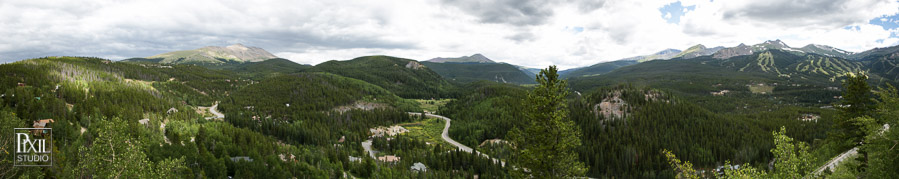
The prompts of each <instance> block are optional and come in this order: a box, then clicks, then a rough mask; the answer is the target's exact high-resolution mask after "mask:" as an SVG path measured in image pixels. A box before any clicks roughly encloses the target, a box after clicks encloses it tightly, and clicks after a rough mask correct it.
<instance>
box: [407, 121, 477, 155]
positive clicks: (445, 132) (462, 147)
mask: <svg viewBox="0 0 899 179" xmlns="http://www.w3.org/2000/svg"><path fill="white" fill-rule="evenodd" d="M409 114H411V115H421V113H416V112H409ZM425 116H427V117H433V118H440V119H443V120H444V121H446V125H444V126H443V134H441V135H440V137H441V138H443V140H444V141H446V142H447V143H450V144H452V145H454V146H456V147H457V148H459V149H460V150H462V151H465V152H468V153H471V152H472V151H474V150H472V149H471V147H468V146H465V145H462V143H459V142H456V140H453V139H452V138H450V137H449V128H450V121H452V120H451V119H450V118H447V117H443V116H440V115H434V114H425Z"/></svg>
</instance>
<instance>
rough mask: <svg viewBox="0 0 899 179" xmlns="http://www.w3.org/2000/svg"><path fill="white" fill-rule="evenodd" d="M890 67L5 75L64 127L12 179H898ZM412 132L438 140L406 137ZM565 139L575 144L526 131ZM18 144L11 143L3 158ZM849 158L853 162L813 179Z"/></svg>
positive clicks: (104, 69)
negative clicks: (428, 112) (41, 159)
mask: <svg viewBox="0 0 899 179" xmlns="http://www.w3.org/2000/svg"><path fill="white" fill-rule="evenodd" d="M890 60H893V59H892V58H890V57H885V56H884V55H883V54H881V56H877V57H869V58H864V59H863V60H861V61H853V60H846V59H842V58H831V57H824V56H817V55H797V54H794V53H789V52H783V51H776V50H773V51H762V52H757V53H755V54H753V55H747V56H738V57H734V58H730V59H724V60H720V59H711V58H707V57H697V58H693V59H678V58H675V59H672V60H656V61H648V62H642V63H638V64H631V65H622V67H616V68H614V69H609V70H608V71H603V72H602V74H600V75H587V76H572V77H571V78H569V79H567V80H563V79H564V78H560V76H558V71H557V69H552V70H550V69H547V70H545V71H543V72H541V73H540V75H538V76H537V78H536V79H538V80H537V81H532V82H531V83H537V85H518V84H511V83H502V82H496V81H494V80H480V81H476V80H465V81H464V82H465V83H461V82H458V81H457V82H451V81H452V80H449V78H448V77H446V75H444V76H441V75H440V74H438V73H436V72H435V71H436V70H435V69H431V68H432V67H429V66H426V65H427V63H425V64H422V63H419V62H417V61H414V60H409V59H402V58H395V57H388V56H368V57H359V58H356V59H353V60H349V61H329V62H325V63H322V64H319V65H316V66H307V65H299V64H296V63H293V62H290V61H287V60H284V59H270V60H266V61H260V62H244V63H238V62H234V63H225V64H215V65H212V64H159V63H158V62H156V61H153V60H152V59H131V60H127V61H119V62H116V61H110V60H105V59H100V58H93V57H46V58H38V59H29V60H23V61H18V62H14V63H9V64H3V65H0V74H3V76H2V77H0V92H2V93H0V128H17V127H32V124H33V123H34V122H35V121H38V120H43V119H53V120H54V122H51V123H49V124H48V127H50V128H52V129H53V135H52V137H53V146H54V150H53V155H54V161H53V166H52V167H47V168H40V167H14V166H12V162H13V161H12V157H10V156H9V154H4V153H0V178H12V177H26V178H38V177H40V178H92V177H98V178H115V177H123V178H202V177H208V178H227V177H228V176H231V177H235V178H291V177H299V178H474V177H478V178H522V177H527V176H533V177H550V178H551V177H559V176H585V177H592V178H674V177H734V176H750V177H753V178H755V177H762V178H784V177H794V176H799V177H801V176H829V177H844V176H863V177H870V178H894V177H895V176H897V175H899V174H897V173H896V172H895V170H892V169H895V168H896V166H899V163H897V162H899V158H897V156H899V155H897V152H896V151H897V150H895V149H893V148H894V144H895V141H897V140H899V137H897V134H899V132H895V130H882V129H884V128H885V127H883V126H884V125H885V124H889V125H890V126H896V125H897V119H899V116H897V115H899V97H897V96H899V93H897V90H896V89H895V88H894V87H892V85H891V84H895V83H894V81H895V79H892V78H891V77H890V75H892V72H890V71H885V70H878V69H877V68H871V65H872V64H877V63H891V62H888V61H890ZM769 62H770V63H769ZM875 66H876V65H875ZM447 68H449V67H447ZM862 69H871V70H869V72H861V73H858V71H863V70H862ZM516 70H517V69H516ZM517 72H520V71H517ZM507 80H508V79H507ZM541 80H542V81H541ZM568 84H570V86H566V85H568ZM437 101H444V102H445V101H448V102H447V103H446V104H442V102H441V103H437ZM210 106H217V107H213V109H209V108H210ZM425 106H427V107H425ZM424 109H436V114H439V115H442V116H446V117H448V118H450V119H452V123H451V124H452V126H451V127H450V128H449V130H448V134H449V137H450V138H452V139H454V140H455V141H458V142H459V143H461V144H462V145H465V146H468V147H471V148H473V149H474V150H475V151H478V152H477V153H470V152H466V151H464V150H461V149H457V148H456V147H455V146H453V145H451V144H449V143H446V142H444V141H443V140H442V139H440V137H439V136H440V133H439V132H442V131H438V130H440V129H442V128H443V126H442V125H443V124H444V123H443V121H442V120H441V121H440V123H439V124H440V125H441V126H423V125H433V124H428V123H426V122H424V121H434V120H439V119H427V118H425V117H422V116H420V115H410V114H409V112H422V111H424ZM214 110H217V111H221V112H222V113H223V116H224V117H223V118H218V117H216V116H217V114H215V112H213V111H214ZM569 124H570V125H569ZM402 127H406V128H408V129H411V130H419V129H421V128H426V129H427V130H425V131H412V132H406V133H403V132H405V131H403V130H396V131H393V129H396V128H402ZM385 128H391V129H389V130H388V131H391V133H392V132H396V133H395V134H382V132H383V131H379V130H382V129H385ZM549 128H552V129H558V130H560V131H558V132H557V131H552V132H523V131H545V130H546V129H549ZM403 129H405V128H403ZM8 131H11V130H8ZM407 131H408V130H407ZM516 131H517V132H516ZM426 132H433V133H429V134H422V133H426ZM411 133H415V134H414V135H413V134H411ZM555 134H559V135H555ZM547 135H549V136H547ZM562 135H564V136H566V137H562V138H560V139H559V141H564V142H556V143H553V144H552V145H558V146H559V147H558V148H556V147H552V149H556V150H559V149H561V150H563V151H556V152H547V151H553V150H544V149H545V148H544V147H546V146H545V145H550V144H549V143H546V141H528V140H531V139H536V138H540V137H543V138H552V137H558V136H562ZM4 136H12V134H9V135H5V134H4ZM423 136H424V137H423ZM427 136H431V138H428V137H427ZM435 136H436V137H435ZM14 142H15V141H13V140H11V139H9V138H5V137H4V138H0V146H2V147H3V148H2V149H3V150H4V151H10V150H14V149H10V147H11V146H14V145H15V144H14ZM540 142H543V143H540ZM569 148H570V149H569ZM850 149H854V150H857V151H858V155H855V156H853V157H852V158H851V159H850V160H848V161H849V162H844V163H842V164H840V165H839V166H837V167H836V168H835V169H832V170H830V169H829V170H824V172H821V173H816V172H815V171H814V170H815V169H817V168H819V167H820V166H824V164H825V163H827V162H828V161H829V160H831V159H832V158H833V157H835V156H838V155H839V154H841V153H843V152H846V151H849V150H850ZM548 153H565V155H564V157H561V158H558V159H554V160H553V161H564V162H558V163H551V164H552V165H546V164H545V163H540V162H535V161H541V160H539V159H540V158H547V157H558V156H553V155H545V154H548ZM113 156H115V157H116V158H117V160H108V159H109V158H110V157H113ZM494 159H496V160H494ZM736 165H739V167H735V166H736ZM557 166H570V167H566V168H569V169H570V170H565V171H560V170H554V169H557V168H559V167H557ZM785 166H797V167H793V168H790V167H786V168H782V167H785ZM722 167H724V168H731V169H729V170H722V171H718V170H715V169H719V168H722ZM787 168H789V169H787ZM523 169H526V170H523Z"/></svg>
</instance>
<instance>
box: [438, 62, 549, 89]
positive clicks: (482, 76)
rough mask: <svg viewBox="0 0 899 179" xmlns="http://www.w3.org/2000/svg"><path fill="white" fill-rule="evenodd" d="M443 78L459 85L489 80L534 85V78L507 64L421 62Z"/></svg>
mask: <svg viewBox="0 0 899 179" xmlns="http://www.w3.org/2000/svg"><path fill="white" fill-rule="evenodd" d="M421 64H423V65H425V66H427V67H428V68H429V69H431V70H433V71H434V72H437V74H440V76H443V78H446V79H447V80H449V81H453V82H457V83H471V82H475V81H481V80H487V81H493V82H499V83H513V84H533V83H534V77H533V75H531V74H527V73H525V72H524V71H521V70H520V69H518V67H516V66H514V65H510V64H506V63H453V62H446V63H434V62H427V61H425V62H421Z"/></svg>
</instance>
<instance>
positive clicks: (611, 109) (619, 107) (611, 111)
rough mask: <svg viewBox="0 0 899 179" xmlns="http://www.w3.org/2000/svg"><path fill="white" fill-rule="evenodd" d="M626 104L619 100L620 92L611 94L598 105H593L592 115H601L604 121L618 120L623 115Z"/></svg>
mask: <svg viewBox="0 0 899 179" xmlns="http://www.w3.org/2000/svg"><path fill="white" fill-rule="evenodd" d="M626 108H627V103H626V102H624V100H622V99H621V92H620V91H616V92H613V93H612V95H611V96H609V97H606V98H605V99H603V100H602V102H600V103H599V104H596V105H593V114H595V115H602V116H603V118H605V119H620V118H623V117H624V115H625V112H624V111H625V109H626Z"/></svg>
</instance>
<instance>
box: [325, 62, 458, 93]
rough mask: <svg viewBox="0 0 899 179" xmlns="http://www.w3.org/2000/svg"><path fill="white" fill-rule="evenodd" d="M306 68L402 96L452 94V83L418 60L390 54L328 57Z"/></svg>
mask: <svg viewBox="0 0 899 179" xmlns="http://www.w3.org/2000/svg"><path fill="white" fill-rule="evenodd" d="M307 71H312V72H328V73H333V74H337V75H341V76H345V77H350V78H355V79H359V80H362V81H366V82H368V83H371V84H374V85H378V86H381V87H382V88H384V89H387V90H388V91H391V92H393V93H394V94H396V95H398V96H400V97H403V98H441V97H449V96H451V92H452V89H454V88H455V86H453V85H452V84H450V83H449V82H448V81H446V80H445V79H444V78H443V77H441V76H440V74H437V73H436V72H434V71H431V69H429V68H428V67H426V66H424V65H422V64H421V63H419V62H418V61H415V60H410V59H404V58H397V57H390V56H365V57H358V58H355V59H352V60H347V61H335V60H332V61H327V62H324V63H321V64H318V65H316V66H314V67H312V68H311V69H309V70H307Z"/></svg>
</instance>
